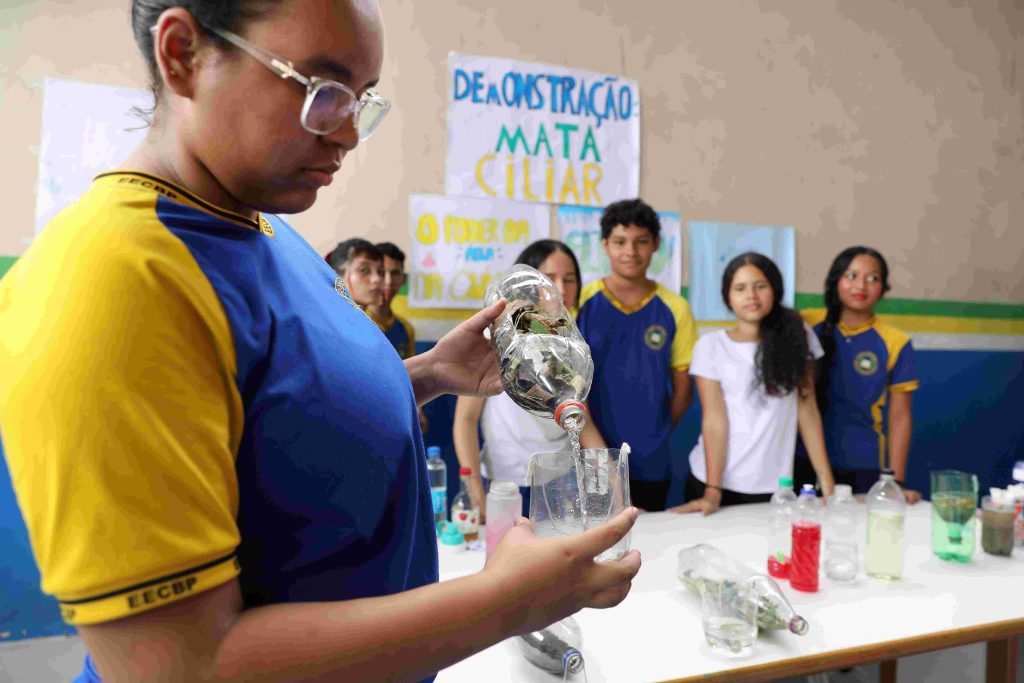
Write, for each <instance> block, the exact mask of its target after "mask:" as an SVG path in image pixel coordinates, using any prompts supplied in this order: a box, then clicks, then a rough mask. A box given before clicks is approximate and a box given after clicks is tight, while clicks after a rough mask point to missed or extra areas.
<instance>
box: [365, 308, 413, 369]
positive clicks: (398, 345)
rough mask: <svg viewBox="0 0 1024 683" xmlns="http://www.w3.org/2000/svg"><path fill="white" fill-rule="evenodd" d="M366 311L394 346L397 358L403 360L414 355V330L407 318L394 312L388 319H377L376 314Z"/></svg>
mask: <svg viewBox="0 0 1024 683" xmlns="http://www.w3.org/2000/svg"><path fill="white" fill-rule="evenodd" d="M366 312H367V314H369V315H370V318H372V319H373V322H375V323H377V327H379V328H380V331H381V332H383V333H384V336H385V337H387V340H388V341H389V342H391V345H392V346H393V347H395V351H398V357H399V358H401V359H402V360H405V359H407V358H412V357H413V356H415V355H416V332H415V331H414V330H413V327H412V325H410V324H409V321H408V320H406V319H405V318H402V317H401V316H398V315H395V314H394V313H392V314H391V319H390V320H377V318H376V316H374V315H373V314H371V313H370V311H369V309H367V310H366Z"/></svg>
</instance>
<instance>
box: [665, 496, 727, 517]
mask: <svg viewBox="0 0 1024 683" xmlns="http://www.w3.org/2000/svg"><path fill="white" fill-rule="evenodd" d="M721 504H722V499H721V497H719V496H714V495H711V496H709V495H708V494H707V493H705V494H704V497H703V498H697V499H695V500H691V501H690V502H689V503H684V504H683V505H677V506H676V507H674V508H669V509H668V511H669V512H674V513H675V514H677V515H681V514H686V513H687V512H699V513H700V514H701V516H703V517H707V516H708V515H710V514H714V513H715V512H716V511H717V510H718V508H719V507H720V506H721Z"/></svg>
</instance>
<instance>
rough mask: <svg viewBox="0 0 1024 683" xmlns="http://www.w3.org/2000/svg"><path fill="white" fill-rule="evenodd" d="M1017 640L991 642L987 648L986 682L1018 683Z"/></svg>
mask: <svg viewBox="0 0 1024 683" xmlns="http://www.w3.org/2000/svg"><path fill="white" fill-rule="evenodd" d="M1016 681H1017V639H1016V638H1003V639H1001V640H990V641H988V643H987V644H986V647H985V682H986V683H1016Z"/></svg>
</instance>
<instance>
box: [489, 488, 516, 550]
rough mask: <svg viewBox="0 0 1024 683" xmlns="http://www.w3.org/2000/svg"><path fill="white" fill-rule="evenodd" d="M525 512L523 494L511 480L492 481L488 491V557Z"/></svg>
mask: <svg viewBox="0 0 1024 683" xmlns="http://www.w3.org/2000/svg"><path fill="white" fill-rule="evenodd" d="M522 513H523V496H522V494H520V493H519V487H518V486H516V485H515V484H514V483H513V482H511V481H492V482H491V489H490V490H489V491H488V492H487V524H485V525H484V529H485V530H486V534H487V557H490V556H491V553H493V552H494V549H495V548H497V547H498V544H499V543H500V542H501V539H502V538H504V536H505V534H506V533H508V530H509V529H511V528H512V526H513V525H514V524H515V523H516V519H518V518H519V516H520V515H522Z"/></svg>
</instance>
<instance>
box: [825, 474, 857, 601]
mask: <svg viewBox="0 0 1024 683" xmlns="http://www.w3.org/2000/svg"><path fill="white" fill-rule="evenodd" d="M857 545H858V544H857V501H855V500H854V499H853V490H852V489H851V488H850V485H849V484H836V487H835V491H833V493H832V497H831V498H829V499H828V505H826V506H825V574H826V575H828V577H829V578H830V579H832V580H833V581H853V580H854V579H855V578H856V576H857V564H858V562H857V557H858V551H859V549H858V547H857Z"/></svg>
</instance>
